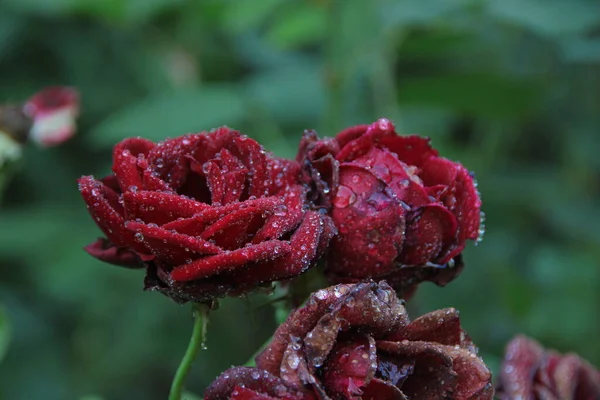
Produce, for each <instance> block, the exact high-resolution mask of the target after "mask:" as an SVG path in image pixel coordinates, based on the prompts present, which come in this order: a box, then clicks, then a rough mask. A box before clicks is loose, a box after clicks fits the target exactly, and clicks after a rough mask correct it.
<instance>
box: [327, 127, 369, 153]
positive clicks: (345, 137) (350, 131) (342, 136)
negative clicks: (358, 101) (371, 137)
mask: <svg viewBox="0 0 600 400" xmlns="http://www.w3.org/2000/svg"><path fill="white" fill-rule="evenodd" d="M367 129H369V125H367V124H362V125H355V126H351V127H350V128H346V129H344V130H343V131H341V132H340V133H338V134H337V135H336V136H335V141H336V142H338V144H339V147H343V146H345V145H346V144H348V143H349V142H351V141H353V140H355V139H358V138H359V137H360V136H362V135H364V134H365V132H366V131H367Z"/></svg>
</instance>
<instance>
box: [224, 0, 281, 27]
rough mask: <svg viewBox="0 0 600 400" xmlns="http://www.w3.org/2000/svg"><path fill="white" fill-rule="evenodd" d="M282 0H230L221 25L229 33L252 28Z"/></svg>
mask: <svg viewBox="0 0 600 400" xmlns="http://www.w3.org/2000/svg"><path fill="white" fill-rule="evenodd" d="M282 2H283V0H261V1H231V2H229V3H227V9H226V10H225V13H224V16H223V25H224V27H225V29H227V30H228V31H229V32H231V33H241V32H243V31H246V30H249V29H254V28H256V27H258V26H259V25H260V24H261V23H263V22H264V21H265V20H266V19H267V18H268V17H269V16H270V15H271V14H272V13H273V11H274V10H275V9H276V7H277V6H278V5H280V4H281V3H282Z"/></svg>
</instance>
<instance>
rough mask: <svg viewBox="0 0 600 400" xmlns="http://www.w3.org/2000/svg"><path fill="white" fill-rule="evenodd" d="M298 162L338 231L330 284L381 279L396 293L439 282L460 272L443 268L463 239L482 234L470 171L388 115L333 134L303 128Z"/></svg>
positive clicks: (313, 196)
mask: <svg viewBox="0 0 600 400" xmlns="http://www.w3.org/2000/svg"><path fill="white" fill-rule="evenodd" d="M297 160H298V161H299V162H300V163H301V165H302V167H303V170H304V174H305V180H306V181H307V182H308V183H309V184H310V185H311V192H310V193H309V197H310V200H311V201H312V202H313V203H315V204H316V205H317V206H321V207H324V208H325V209H326V210H328V212H329V215H331V217H332V218H333V221H334V223H335V225H336V227H337V228H338V230H339V235H338V236H336V238H334V239H333V241H332V243H331V246H330V251H329V260H328V267H327V268H328V273H329V275H330V276H331V277H332V278H333V280H334V281H336V282H356V281H360V280H361V279H365V278H372V277H376V278H385V279H387V280H388V281H390V282H399V286H398V285H395V287H396V289H398V290H399V291H403V290H406V289H409V288H412V287H413V286H414V284H416V283H418V282H419V281H420V280H423V279H428V280H433V281H435V282H436V283H438V284H442V285H443V284H445V283H447V282H448V281H450V280H451V279H453V277H454V276H456V275H457V273H458V272H459V269H458V268H455V269H454V270H452V271H449V270H450V269H451V268H452V267H453V266H454V265H455V264H456V261H458V260H455V258H456V257H457V256H459V254H460V253H461V252H462V250H463V249H464V247H465V244H466V240H467V239H477V238H478V237H479V235H480V231H479V229H480V219H481V216H480V208H481V201H480V199H479V195H478V193H477V190H476V185H475V182H474V180H473V177H472V176H471V174H470V173H469V171H467V169H465V168H464V167H463V166H462V165H461V164H459V163H456V162H453V161H450V160H447V159H445V158H442V157H439V156H438V152H437V151H436V150H434V149H433V148H431V146H430V145H429V141H428V140H427V139H424V138H421V137H418V136H399V135H398V134H397V133H396V132H395V130H394V125H393V124H392V123H391V122H390V121H389V120H387V119H380V120H378V121H376V122H374V123H373V124H371V125H359V126H355V127H352V128H349V129H346V130H344V131H343V132H341V133H340V134H338V135H337V136H336V137H335V138H333V139H324V140H320V139H319V138H318V137H317V135H316V134H315V133H314V132H311V131H308V132H306V133H305V135H304V137H303V139H302V142H301V144H300V150H299V153H298V156H297ZM423 267H426V269H427V270H428V271H426V272H423V271H422V270H423V269H424V268H423ZM398 274H399V275H401V277H400V278H399V277H398V276H396V275H398Z"/></svg>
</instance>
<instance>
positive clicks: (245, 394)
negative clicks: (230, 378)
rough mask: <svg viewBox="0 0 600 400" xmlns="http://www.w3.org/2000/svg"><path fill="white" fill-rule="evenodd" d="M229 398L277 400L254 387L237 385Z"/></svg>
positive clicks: (230, 399) (232, 399)
mask: <svg viewBox="0 0 600 400" xmlns="http://www.w3.org/2000/svg"><path fill="white" fill-rule="evenodd" d="M229 400H277V398H276V397H271V396H269V395H266V394H263V393H258V392H256V391H254V390H252V389H246V388H245V387H241V386H236V387H235V388H234V389H233V391H232V392H231V395H230V397H229Z"/></svg>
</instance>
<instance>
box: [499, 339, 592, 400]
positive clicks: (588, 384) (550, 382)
mask: <svg viewBox="0 0 600 400" xmlns="http://www.w3.org/2000/svg"><path fill="white" fill-rule="evenodd" d="M498 397H499V398H500V399H502V400H598V399H600V372H599V371H598V370H596V369H595V368H594V367H592V366H591V365H590V364H589V363H588V362H587V361H585V360H583V359H581V358H580V357H578V356H577V355H575V354H566V355H562V354H559V353H557V352H555V351H552V350H545V349H544V348H543V347H542V346H540V344H539V343H537V342H536V341H534V340H531V339H529V338H527V337H525V336H517V337H515V338H514V339H513V340H511V341H510V343H509V344H508V345H507V346H506V355H505V357H504V362H503V363H502V368H501V370H500V375H499V380H498Z"/></svg>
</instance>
